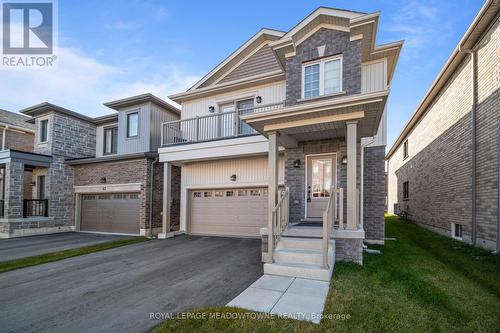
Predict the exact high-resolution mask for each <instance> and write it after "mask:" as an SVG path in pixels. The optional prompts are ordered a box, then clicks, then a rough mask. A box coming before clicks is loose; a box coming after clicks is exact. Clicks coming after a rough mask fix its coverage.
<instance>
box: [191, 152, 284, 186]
mask: <svg viewBox="0 0 500 333" xmlns="http://www.w3.org/2000/svg"><path fill="white" fill-rule="evenodd" d="M283 163H284V162H283V159H280V166H279V181H280V183H283V170H284V164H283ZM233 174H235V175H236V177H237V178H236V181H231V180H230V177H231V175H233ZM267 181H268V180H267V156H259V157H250V158H239V159H229V160H217V161H205V162H196V163H186V164H184V165H183V166H182V186H183V187H185V188H203V187H205V186H208V187H212V188H213V187H219V188H225V187H235V186H246V185H247V186H248V185H249V186H253V185H255V184H267Z"/></svg>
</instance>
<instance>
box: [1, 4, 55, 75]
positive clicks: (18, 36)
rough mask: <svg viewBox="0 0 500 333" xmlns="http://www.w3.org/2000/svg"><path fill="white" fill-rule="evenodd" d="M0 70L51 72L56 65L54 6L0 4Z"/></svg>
mask: <svg viewBox="0 0 500 333" xmlns="http://www.w3.org/2000/svg"><path fill="white" fill-rule="evenodd" d="M0 6H1V15H0V20H1V26H2V31H1V34H0V36H1V37H0V38H1V43H0V45H1V47H2V61H1V66H0V68H53V67H55V66H56V64H57V55H56V50H57V2H56V1H52V0H40V1H38V0H31V1H18V0H10V1H9V0H0Z"/></svg>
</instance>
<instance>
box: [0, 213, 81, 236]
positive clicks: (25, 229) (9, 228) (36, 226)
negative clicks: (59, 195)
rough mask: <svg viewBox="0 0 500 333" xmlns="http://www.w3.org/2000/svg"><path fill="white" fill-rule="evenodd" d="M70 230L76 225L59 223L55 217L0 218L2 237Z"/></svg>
mask: <svg viewBox="0 0 500 333" xmlns="http://www.w3.org/2000/svg"><path fill="white" fill-rule="evenodd" d="M68 231H75V227H74V226H67V225H57V223H56V221H55V219H54V218H53V217H30V218H25V219H23V218H18V219H0V238H15V237H23V236H34V235H44V234H53V233H59V232H68Z"/></svg>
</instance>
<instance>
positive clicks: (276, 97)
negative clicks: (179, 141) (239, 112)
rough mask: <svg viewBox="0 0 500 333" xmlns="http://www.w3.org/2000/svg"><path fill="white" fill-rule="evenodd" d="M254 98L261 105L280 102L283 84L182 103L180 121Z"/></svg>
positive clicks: (283, 91) (283, 92)
mask: <svg viewBox="0 0 500 333" xmlns="http://www.w3.org/2000/svg"><path fill="white" fill-rule="evenodd" d="M256 96H261V97H262V104H261V105H265V104H272V103H277V102H282V101H284V100H285V82H284V81H283V82H278V83H272V84H266V85H259V86H255V87H252V88H248V89H240V90H234V91H232V92H230V93H224V94H218V95H213V96H209V97H203V98H199V99H195V100H191V101H187V102H184V103H182V119H186V118H193V117H196V116H206V115H209V114H210V112H209V111H208V108H209V107H210V106H214V107H215V108H216V109H217V107H218V105H219V104H223V103H224V102H230V101H232V100H236V99H238V100H239V99H246V98H254V97H256Z"/></svg>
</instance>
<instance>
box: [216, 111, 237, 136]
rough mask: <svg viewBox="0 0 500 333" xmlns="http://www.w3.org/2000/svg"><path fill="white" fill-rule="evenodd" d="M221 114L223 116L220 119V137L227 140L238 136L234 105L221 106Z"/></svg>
mask: <svg viewBox="0 0 500 333" xmlns="http://www.w3.org/2000/svg"><path fill="white" fill-rule="evenodd" d="M220 114H221V115H220V118H219V120H220V121H219V126H220V127H219V128H220V136H221V137H223V138H226V137H230V136H234V135H236V122H235V112H234V103H228V104H223V105H221V106H220Z"/></svg>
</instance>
